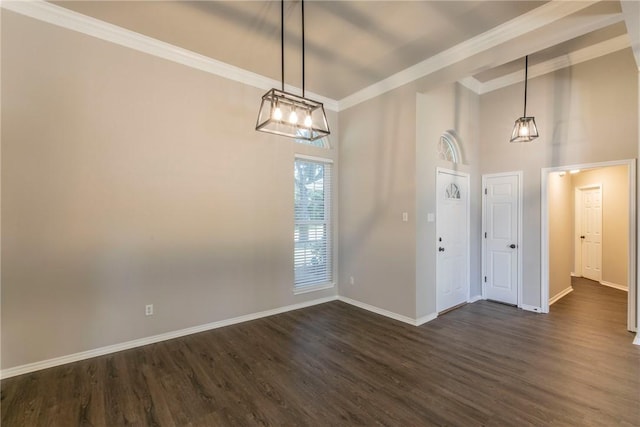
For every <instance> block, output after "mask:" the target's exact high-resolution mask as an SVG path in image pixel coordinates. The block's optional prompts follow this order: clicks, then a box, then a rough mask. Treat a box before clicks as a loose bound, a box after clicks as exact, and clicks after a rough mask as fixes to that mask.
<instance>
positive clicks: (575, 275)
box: [571, 271, 582, 277]
mask: <svg viewBox="0 0 640 427" xmlns="http://www.w3.org/2000/svg"><path fill="white" fill-rule="evenodd" d="M571 277H582V276H581V275H579V274H578V273H574V272H573V271H572V272H571Z"/></svg>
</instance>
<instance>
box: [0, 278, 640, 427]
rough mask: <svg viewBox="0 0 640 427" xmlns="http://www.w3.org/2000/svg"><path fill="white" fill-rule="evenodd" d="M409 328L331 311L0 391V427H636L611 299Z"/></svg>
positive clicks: (629, 367)
mask: <svg viewBox="0 0 640 427" xmlns="http://www.w3.org/2000/svg"><path fill="white" fill-rule="evenodd" d="M574 287H575V291H574V292H573V293H571V294H569V295H568V296H566V297H565V298H563V299H562V300H560V301H558V302H557V303H556V304H554V305H553V306H552V307H551V313H550V314H548V315H541V314H535V313H529V312H525V311H521V310H518V309H516V308H513V307H509V306H505V305H501V304H496V303H490V302H486V301H480V302H477V303H475V304H469V305H467V306H464V307H462V308H460V309H458V310H455V311H453V312H450V313H447V314H446V315H444V316H442V317H440V318H438V319H436V320H434V321H432V322H430V323H428V324H425V325H423V326H421V327H413V326H409V325H405V324H402V323H399V322H396V321H393V320H389V319H387V318H384V317H381V316H378V315H375V314H371V313H369V312H366V311H363V310H360V309H358V308H355V307H352V306H349V305H347V304H344V303H341V302H331V303H327V304H323V305H319V306H314V307H310V308H306V309H303V310H298V311H294V312H290V313H285V314H282V315H278V316H273V317H270V318H265V319H260V320H256V321H252V322H248V323H244V324H240V325H234V326H229V327H226V328H221V329H217V330H213V331H209V332H204V333H200V334H196V335H191V336H188V337H184V338H180V339H175V340H171V341H167V342H163V343H159V344H153V345H149V346H146V347H142V348H138V349H133V350H128V351H123V352H120V353H116V354H112V355H107V356H102V357H98V358H94V359H90V360H86V361H82V362H77V363H73V364H69V365H65V366H60V367H56V368H51V369H47V370H43V371H39V372H35V373H31V374H26V375H23V376H20V377H15V378H10V379H7V380H4V381H2V400H1V410H2V418H1V420H2V426H6V427H9V426H44V425H54V426H89V425H93V426H122V425H140V426H173V425H178V426H186V425H190V426H227V425H247V426H252V425H275V426H283V425H315V426H335V425H367V426H370V425H390V426H427V425H459V426H474V425H486V426H507V425H517V426H524V425H536V426H540V425H571V426H584V425H601V426H625V425H628V426H631V425H635V426H638V425H640V347H639V346H634V345H632V339H633V334H631V333H629V332H627V331H626V330H625V318H626V293H624V292H622V291H618V290H615V289H610V288H605V287H603V286H601V285H597V284H594V283H593V282H589V281H585V280H576V281H575V284H574Z"/></svg>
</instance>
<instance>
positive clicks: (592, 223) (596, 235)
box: [580, 186, 602, 282]
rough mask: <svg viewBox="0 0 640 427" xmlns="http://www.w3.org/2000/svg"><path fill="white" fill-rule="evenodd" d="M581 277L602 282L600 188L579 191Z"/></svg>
mask: <svg viewBox="0 0 640 427" xmlns="http://www.w3.org/2000/svg"><path fill="white" fill-rule="evenodd" d="M580 193H582V197H581V201H582V207H581V212H580V214H581V218H580V223H581V228H582V234H581V235H580V240H582V245H581V246H582V277H586V278H587V279H591V280H596V281H598V282H599V281H600V280H602V188H601V187H600V186H598V187H593V188H584V189H580Z"/></svg>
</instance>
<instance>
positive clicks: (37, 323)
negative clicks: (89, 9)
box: [2, 10, 338, 368]
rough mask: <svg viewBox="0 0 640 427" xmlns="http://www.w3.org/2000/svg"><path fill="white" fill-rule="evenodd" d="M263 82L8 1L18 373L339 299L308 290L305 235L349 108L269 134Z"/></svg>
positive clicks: (6, 345)
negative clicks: (321, 160)
mask: <svg viewBox="0 0 640 427" xmlns="http://www.w3.org/2000/svg"><path fill="white" fill-rule="evenodd" d="M262 93H263V91H262V90H259V89H255V88H253V87H248V86H244V85H242V84H239V83H235V82H231V81H228V80H225V79H222V78H218V77H215V76H212V75H209V74H206V73H204V72H200V71H197V70H194V69H190V68H187V67H184V66H182V65H178V64H175V63H171V62H168V61H165V60H162V59H159V58H156V57H152V56H149V55H146V54H142V53H140V52H136V51H133V50H129V49H126V48H123V47H120V46H117V45H114V44H110V43H107V42H104V41H100V40H97V39H94V38H92V37H88V36H85V35H82V34H79V33H75V32H72V31H69V30H65V29H61V28H58V27H55V26H51V25H48V24H45V23H42V22H39V21H35V20H32V19H30V18H25V17H22V16H20V15H16V14H13V13H12V12H8V11H6V10H3V11H2V96H3V97H2V368H9V367H14V366H17V365H21V364H26V363H30V362H36V361H41V360H45V359H49V358H53V357H57V356H62V355H68V354H72V353H76V352H81V351H85V350H90V349H94V348H98V347H101V346H107V345H111V344H116V343H122V342H126V341H129V340H134V339H138V338H142V337H148V336H152V335H155V334H161V333H163V332H168V331H175V330H179V329H182V328H187V327H191V326H195V325H201V324H206V323H209V322H214V321H218V320H222V319H228V318H232V317H235V316H240V315H244V314H249V313H254V312H258V311H262V310H267V309H273V308H277V307H282V306H286V305H290V304H295V303H299V302H304V301H308V300H312V299H316V298H321V297H326V296H331V295H335V294H336V289H329V290H325V291H321V292H314V293H310V294H303V295H298V296H294V295H293V293H292V288H293V261H292V253H293V241H292V238H291V236H292V235H293V225H292V224H293V217H292V215H293V213H292V211H293V209H292V207H293V173H292V172H293V159H294V153H295V152H302V153H307V154H315V155H329V156H330V157H333V158H337V156H336V154H337V150H338V148H337V146H338V125H337V115H336V114H330V117H329V118H330V121H331V125H332V127H333V131H334V133H333V135H332V137H333V138H332V142H333V145H334V148H333V150H331V151H325V150H322V149H316V148H313V147H306V146H302V145H300V144H295V143H294V142H292V141H291V140H289V139H285V138H281V137H275V136H269V135H266V134H261V133H257V132H255V131H254V130H253V128H254V125H255V120H256V115H257V110H258V107H259V100H260V97H261V95H262ZM337 166H338V165H336V167H337ZM334 188H335V187H334ZM336 189H337V188H336ZM336 223H337V221H336ZM149 303H153V304H154V306H155V315H154V316H152V317H145V316H144V306H145V304H149Z"/></svg>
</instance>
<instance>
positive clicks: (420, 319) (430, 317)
mask: <svg viewBox="0 0 640 427" xmlns="http://www.w3.org/2000/svg"><path fill="white" fill-rule="evenodd" d="M437 317H438V313H431V314H427V315H426V316H422V317H418V318H417V319H416V320H415V323H414V324H415V325H416V326H420V325H424V324H425V323H428V322H431V321H432V320H435V319H436V318H437Z"/></svg>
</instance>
